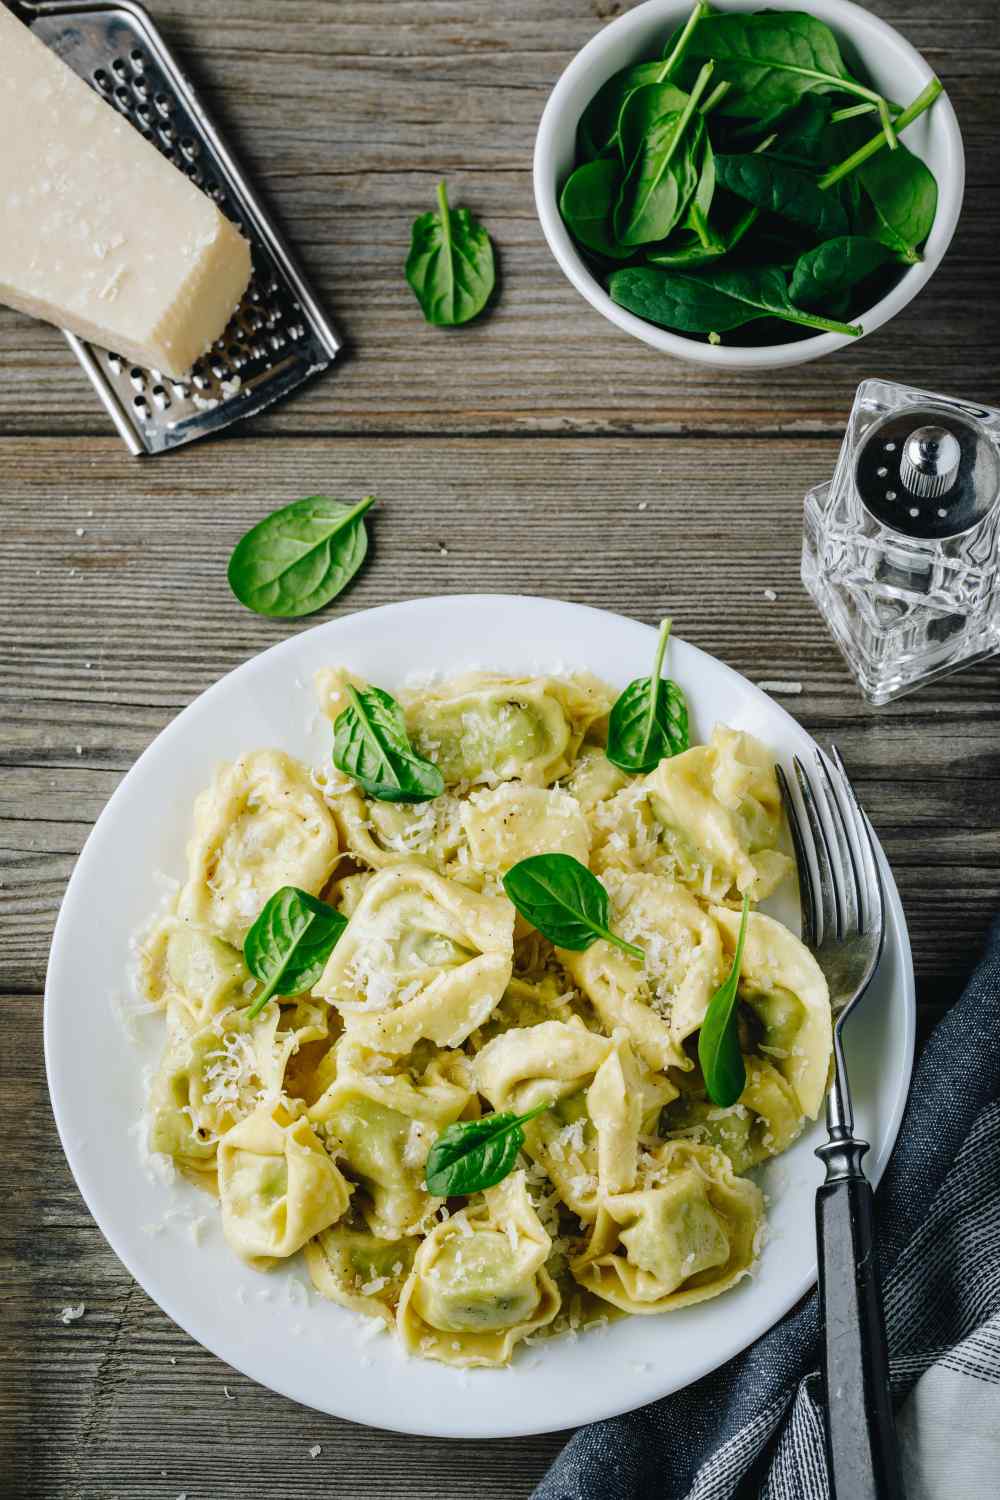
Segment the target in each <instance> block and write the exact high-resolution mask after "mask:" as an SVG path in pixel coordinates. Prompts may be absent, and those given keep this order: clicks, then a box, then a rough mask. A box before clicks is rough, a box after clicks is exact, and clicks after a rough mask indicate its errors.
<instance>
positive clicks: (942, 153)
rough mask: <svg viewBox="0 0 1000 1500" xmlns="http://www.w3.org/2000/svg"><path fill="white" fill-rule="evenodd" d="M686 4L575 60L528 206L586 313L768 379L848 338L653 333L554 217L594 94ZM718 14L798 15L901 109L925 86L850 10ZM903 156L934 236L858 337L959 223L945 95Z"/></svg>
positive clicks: (901, 46) (652, 6)
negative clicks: (927, 203)
mask: <svg viewBox="0 0 1000 1500" xmlns="http://www.w3.org/2000/svg"><path fill="white" fill-rule="evenodd" d="M692 3H693V0H646V3H645V4H644V5H637V6H636V7H635V9H634V10H630V11H628V12H627V13H626V14H625V15H623V16H619V18H618V19H617V20H616V21H612V22H611V24H610V25H609V26H605V27H604V29H603V31H599V32H598V34H597V35H596V36H595V37H593V38H592V40H591V41H589V42H588V43H587V45H586V46H585V47H584V48H583V49H582V50H581V51H580V52H578V53H577V55H576V57H574V59H573V61H572V62H571V63H570V65H569V67H568V68H567V69H566V71H565V72H564V73H563V75H562V77H561V78H560V79H559V82H558V83H557V84H556V86H555V88H554V89H553V90H552V93H551V94H550V95H549V100H548V103H547V104H546V106H545V110H544V113H543V114H542V118H541V123H540V124H539V127H538V136H537V138H536V140H535V165H534V178H535V203H536V206H537V208H538V217H539V218H540V219H541V222H542V229H543V231H544V233H545V238H546V239H547V240H548V242H549V249H550V250H551V251H552V254H553V255H554V256H555V258H556V260H557V261H558V262H559V264H560V266H562V268H563V270H564V271H565V273H566V275H567V276H568V277H569V279H570V281H571V282H572V283H573V285H574V286H575V287H576V289H577V291H578V292H580V293H581V294H582V296H584V297H586V299H587V301H588V302H589V303H590V304H591V306H592V307H596V308H597V311H598V312H599V313H603V315H604V317H606V318H607V319H608V320H609V321H610V322H612V323H617V325H618V327H619V328H624V330H625V332H626V333H631V334H632V335H633V336H634V337H635V338H637V339H642V340H643V342H644V343H646V344H652V345H653V347H654V349H662V350H664V351H665V352H666V353H668V354H675V355H677V357H678V358H679V359H686V360H689V361H691V362H692V363H694V364H702V365H715V366H716V367H718V368H722V369H730V370H741V369H742V370H746V369H751V370H773V369H778V368H780V367H781V366H782V365H798V364H804V363H805V362H806V361H807V360H810V359H818V358H819V356H820V355H821V354H830V353H832V351H833V350H834V349H842V348H843V347H844V346H845V345H846V344H851V343H854V342H856V340H855V339H853V338H851V337H850V336H849V335H847V334H840V333H821V334H817V335H816V336H815V337H812V338H806V339H801V340H799V341H798V342H797V343H791V344H767V345H761V346H759V347H757V348H737V347H733V346H729V345H726V344H715V345H713V344H709V343H708V342H707V341H705V342H699V341H697V340H696V339H694V338H686V337H685V336H684V335H683V334H679V333H671V332H670V331H669V330H668V329H666V328H658V327H657V326H656V325H655V324H654V323H647V322H646V321H645V319H644V318H637V317H636V316H635V314H634V313H630V312H626V311H625V309H624V308H623V307H619V306H618V305H617V304H616V303H614V302H612V300H611V298H610V297H609V296H608V294H607V292H606V291H605V290H604V288H603V287H602V286H601V284H600V282H599V281H598V280H597V279H596V278H595V276H594V275H593V273H592V272H591V270H590V268H589V267H588V265H587V263H586V261H585V260H584V259H583V257H582V256H581V255H580V253H579V251H578V250H577V248H576V245H575V244H574V242H573V239H572V237H571V236H570V234H569V231H568V230H567V229H566V226H565V225H564V223H563V221H562V217H561V215H560V213H559V193H560V190H561V189H562V186H563V184H564V182H565V181H566V178H567V177H568V176H569V174H570V172H571V170H572V168H573V164H574V160H575V155H576V127H577V122H578V121H579V119H580V116H581V115H582V113H583V111H584V109H585V108H586V106H587V105H588V104H589V103H590V101H591V99H592V98H593V97H594V95H595V94H596V93H597V90H598V89H599V88H600V87H601V86H602V85H603V84H604V83H606V82H607V80H608V79H609V78H610V77H611V76H612V75H613V74H615V73H617V72H618V71H619V70H620V69H621V68H626V67H629V66H630V65H631V64H632V63H637V62H641V61H643V60H644V59H647V58H652V57H656V56H657V55H658V54H659V53H660V52H661V51H662V49H663V44H664V42H665V41H666V39H667V37H668V36H669V35H670V34H671V32H672V31H673V30H674V28H675V27H677V26H679V25H682V24H683V22H684V21H685V20H686V19H687V17H688V16H689V15H690V13H691V9H692ZM717 8H718V9H725V10H742V11H755V10H764V9H765V8H766V9H768V10H806V11H808V12H809V13H810V14H811V15H814V16H816V17H817V18H818V19H819V20H821V21H825V22H826V23H827V25H828V26H829V27H830V28H831V29H832V30H833V32H834V33H835V34H836V37H837V40H838V42H839V43H840V46H841V50H842V51H843V53H844V55H845V59H846V61H847V64H848V67H851V68H852V69H853V67H854V66H856V65H857V64H859V63H860V65H861V68H862V70H863V72H864V73H865V74H866V75H867V76H868V77H869V78H870V79H871V81H872V84H873V86H874V87H875V88H876V89H878V90H879V92H880V93H882V94H884V95H885V96H886V97H887V98H890V99H896V100H898V101H899V102H900V103H901V104H904V105H905V104H908V103H909V102H910V101H911V100H912V99H914V98H916V96H917V95H918V94H919V93H920V91H921V89H923V88H924V87H925V85H926V84H928V83H929V82H930V80H931V78H932V77H933V70H932V69H931V68H930V67H929V66H928V64H927V63H926V62H925V61H924V59H923V58H922V57H921V56H920V54H919V52H917V51H916V50H915V49H914V48H913V47H911V46H910V44H909V42H907V41H905V40H904V38H903V37H901V36H900V34H899V32H898V31H894V30H893V28H892V27H891V26H889V25H887V24H886V22H885V21H880V20H879V19H878V17H877V16H872V15H869V14H868V12H867V11H865V10H862V9H861V7H860V6H858V5H852V4H851V3H850V0H727V3H726V4H725V5H722V6H717ZM905 141H906V144H907V146H908V147H909V148H910V150H911V151H913V152H914V153H915V154H916V155H917V156H919V157H921V158H922V160H923V161H925V162H926V163H927V165H928V166H929V167H930V169H931V171H932V172H933V173H934V176H935V177H936V178H937V184H938V209H937V216H936V218H935V220H934V227H933V229H932V230H931V232H930V236H929V237H928V240H927V243H926V245H925V246H924V258H923V260H922V261H921V262H920V264H919V265H916V266H911V267H910V269H909V270H908V271H907V272H906V273H905V274H904V275H903V276H902V277H901V278H900V280H899V282H898V283H897V285H896V286H894V287H893V289H892V291H890V292H888V293H887V295H886V296H884V297H883V298H882V300H881V301H880V302H877V303H876V304H875V306H874V307H873V308H871V309H870V311H868V312H866V313H864V314H863V315H862V316H861V317H860V318H859V319H858V321H859V322H860V323H861V324H862V325H863V327H864V331H865V333H871V332H872V331H873V330H874V329H876V328H880V327H881V326H882V324H883V323H887V322H888V321H889V319H890V318H892V317H895V315H896V313H898V312H899V311H900V309H901V308H903V307H905V306H906V304H907V303H908V302H910V301H912V299H913V298H914V297H915V296H916V295H917V293H918V292H919V291H920V289H921V288H922V287H923V286H924V285H925V284H926V283H927V282H928V281H929V280H930V278H931V277H932V276H933V274H934V272H935V271H936V270H937V268H938V266H939V265H940V264H941V260H942V259H943V257H944V253H945V251H946V250H947V248H948V246H949V244H950V243H951V237H952V235H953V234H954V232H955V225H956V224H957V223H958V216H959V212H960V211H961V207H962V193H963V190H964V187H965V153H964V151H963V149H962V135H961V132H960V130H959V128H958V120H957V119H956V118H955V111H954V109H953V108H952V106H951V101H950V100H949V98H948V96H947V94H940V95H939V96H938V98H937V100H936V101H935V103H934V105H933V106H932V108H931V109H929V110H927V111H925V112H924V114H922V115H921V116H920V117H919V118H918V119H916V120H914V122H913V124H912V125H910V126H909V127H908V129H907V130H906V133H905Z"/></svg>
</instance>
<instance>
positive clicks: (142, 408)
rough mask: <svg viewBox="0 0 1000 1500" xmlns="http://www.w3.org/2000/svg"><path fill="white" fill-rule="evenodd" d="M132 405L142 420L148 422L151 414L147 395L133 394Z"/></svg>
mask: <svg viewBox="0 0 1000 1500" xmlns="http://www.w3.org/2000/svg"><path fill="white" fill-rule="evenodd" d="M132 405H133V406H134V407H135V409H136V411H137V412H138V414H139V416H140V417H141V418H142V420H143V421H144V422H148V421H149V415H150V413H149V402H148V401H147V400H146V398H145V396H133V398H132Z"/></svg>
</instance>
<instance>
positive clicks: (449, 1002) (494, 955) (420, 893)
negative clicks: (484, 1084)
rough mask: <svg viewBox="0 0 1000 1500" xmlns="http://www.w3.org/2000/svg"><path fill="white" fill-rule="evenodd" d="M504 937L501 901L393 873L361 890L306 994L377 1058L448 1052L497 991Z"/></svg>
mask: <svg viewBox="0 0 1000 1500" xmlns="http://www.w3.org/2000/svg"><path fill="white" fill-rule="evenodd" d="M513 932H514V911H513V908H512V907H511V905H510V902H509V901H507V900H506V899H505V898H504V897H501V896H487V895H480V894H479V893H478V892H475V891H470V890H467V889H465V888H464V887H463V886H461V885H458V884H457V883H456V882H455V881H452V880H447V879H445V877H444V876H442V875H439V874H437V873H436V871H434V870H429V869H427V868H426V867H425V866H424V865H418V864H412V863H411V864H406V865H395V866H393V867H392V868H391V869H388V870H382V871H381V872H380V873H379V874H378V875H376V876H375V878H374V879H373V880H371V881H370V882H369V884H368V885H367V886H366V887H365V891H364V894H363V896H362V897H361V900H360V902H359V903H358V905H357V907H356V909H355V911H354V913H353V915H352V916H351V918H350V921H349V922H348V924H347V929H346V931H345V932H344V934H343V935H342V937H341V938H340V941H339V942H338V943H337V946H336V947H335V948H334V950H333V953H332V954H331V955H330V960H329V963H328V964H327V966H326V969H325V971H324V973H323V976H322V978H321V979H320V980H319V982H318V984H317V985H316V993H317V994H319V995H322V996H323V997H324V998H325V999H327V1000H329V1001H330V1002H331V1004H333V1005H335V1006H336V1007H337V1009H338V1010H339V1011H340V1013H341V1015H342V1016H343V1018H344V1024H345V1026H346V1028H347V1030H348V1032H349V1033H350V1034H351V1035H352V1036H354V1037H355V1038H357V1039H358V1040H360V1041H365V1042H367V1043H369V1045H371V1046H372V1047H376V1048H379V1049H381V1050H382V1051H385V1052H409V1051H410V1050H411V1048H413V1047H414V1046H415V1045H416V1043H417V1042H418V1041H420V1040H421V1038H426V1039H427V1040H429V1041H432V1042H437V1043H438V1045H439V1046H442V1047H457V1046H458V1045H459V1044H460V1043H461V1042H463V1041H464V1040H465V1038H466V1037H467V1036H468V1035H469V1033H470V1031H473V1030H475V1028H476V1027H477V1026H481V1025H482V1023H483V1022H484V1021H485V1020H486V1018H487V1017H488V1016H489V1014H490V1013H491V1011H492V1010H493V1009H494V1007H495V1006H496V1005H497V1004H498V1002H499V1000H500V997H501V995H502V994H503V992H504V990H505V989H506V987H507V982H508V980H509V979H510V977H511V973H512V969H513Z"/></svg>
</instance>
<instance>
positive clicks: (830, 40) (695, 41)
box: [667, 10, 885, 120]
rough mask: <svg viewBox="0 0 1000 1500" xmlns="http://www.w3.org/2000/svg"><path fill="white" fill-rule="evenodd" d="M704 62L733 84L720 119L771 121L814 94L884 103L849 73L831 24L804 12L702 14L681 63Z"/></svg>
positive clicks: (723, 104) (689, 64)
mask: <svg viewBox="0 0 1000 1500" xmlns="http://www.w3.org/2000/svg"><path fill="white" fill-rule="evenodd" d="M667 45H668V50H669V48H670V45H671V44H670V43H668V44H667ZM706 59H710V60H711V61H713V62H714V63H715V66H716V71H717V76H718V77H719V78H723V79H726V80H727V81H728V82H730V83H732V85H733V87H732V89H731V90H730V92H729V93H728V94H727V95H726V97H725V99H724V100H723V101H722V103H721V104H720V106H719V109H720V112H721V113H722V114H724V115H735V116H738V117H740V118H750V119H753V118H758V119H765V120H769V119H773V118H774V117H775V116H776V115H778V114H780V113H783V112H784V111H785V110H787V109H791V108H792V106H793V105H795V104H797V103H798V102H799V100H800V99H802V98H803V97H804V96H805V95H807V94H816V93H819V94H824V93H847V94H856V95H858V97H859V98H862V99H866V100H868V101H869V102H871V103H872V104H876V105H884V103H885V101H884V100H883V99H882V96H881V95H880V94H877V93H875V91H874V90H873V89H869V88H866V87H865V86H864V85H863V84H861V83H859V82H858V81H857V79H855V78H853V77H852V76H851V74H850V73H849V72H848V70H847V67H846V66H845V64H844V59H843V57H842V56H841V54H840V48H839V47H838V45H837V39H836V37H835V36H834V34H833V32H832V31H831V30H830V28H829V26H827V25H826V24H825V23H824V22H823V21H819V20H817V19H816V17H815V16H810V15H807V14H806V13H805V12H804V11H785V10H780V11H766V10H765V11H757V12H755V13H753V14H744V13H741V12H729V13H727V14H725V15H710V16H705V17H704V18H703V19H702V20H700V21H699V22H698V24H697V26H696V27H695V28H694V31H693V33H692V35H691V36H690V37H689V38H688V43H687V48H686V52H685V65H686V67H687V68H688V69H694V68H696V67H697V65H698V64H699V63H700V62H704V61H705V60H706Z"/></svg>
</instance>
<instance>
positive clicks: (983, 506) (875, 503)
mask: <svg viewBox="0 0 1000 1500" xmlns="http://www.w3.org/2000/svg"><path fill="white" fill-rule="evenodd" d="M854 480H855V485H856V487H857V491H858V495H859V497H860V499H861V503H862V504H863V505H864V507H865V509H866V510H867V511H869V513H870V514H871V515H872V516H874V518H875V520H877V521H879V522H881V524H882V525H883V526H888V527H891V529H892V530H893V531H898V532H901V533H902V534H903V535H904V536H910V537H914V538H917V539H918V540H927V541H933V540H939V539H940V538H942V537H949V536H958V535H959V534H960V533H961V532H963V531H968V530H969V529H970V528H971V527H973V526H975V525H977V524H978V523H979V522H980V521H981V520H982V519H983V517H984V516H986V515H987V514H988V513H989V511H990V510H992V508H993V506H994V505H995V504H996V502H997V499H998V494H1000V460H998V455H997V450H996V448H995V446H994V444H993V442H992V441H991V440H990V438H989V436H988V435H987V433H986V432H985V430H984V429H983V428H982V427H980V426H979V424H978V423H976V422H974V421H972V420H970V419H969V418H967V417H963V416H960V415H959V414H958V413H957V412H954V411H952V410H949V409H948V408H945V407H937V406H932V405H930V404H928V405H920V406H908V407H905V408H903V409H902V410H901V411H895V412H892V413H890V415H888V416H886V417H883V418H882V420H881V421H880V422H876V423H875V425H874V426H873V427H871V428H870V429H869V430H868V432H866V433H865V436H864V438H863V440H862V442H861V445H860V448H859V450H858V456H857V460H856V462H855V466H854Z"/></svg>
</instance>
